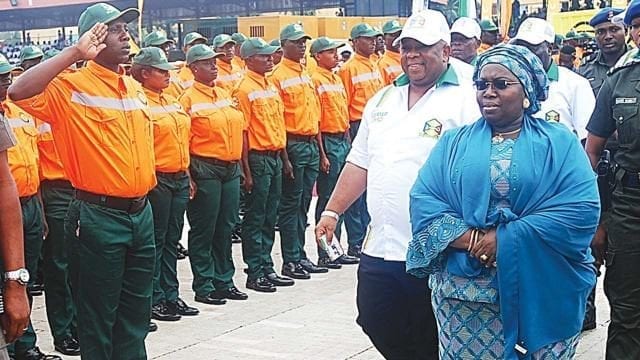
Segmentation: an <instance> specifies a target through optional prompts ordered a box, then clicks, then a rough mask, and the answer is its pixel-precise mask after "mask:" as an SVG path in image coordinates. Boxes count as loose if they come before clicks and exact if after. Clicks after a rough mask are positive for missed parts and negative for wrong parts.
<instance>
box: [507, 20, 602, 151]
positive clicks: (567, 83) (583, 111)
mask: <svg viewBox="0 0 640 360" xmlns="http://www.w3.org/2000/svg"><path fill="white" fill-rule="evenodd" d="M555 36H556V34H555V31H554V30H553V26H551V24H550V23H548V22H547V21H546V20H543V19H539V18H527V19H526V20H525V21H523V22H522V24H520V28H519V29H518V33H517V34H516V36H515V37H514V38H513V39H512V40H511V42H512V43H513V44H515V45H521V46H524V47H526V48H528V49H529V50H531V52H533V53H534V54H535V55H536V56H538V57H539V58H540V60H541V61H542V65H544V68H545V69H546V70H547V76H549V80H550V81H549V96H548V97H547V100H545V101H544V102H542V107H541V110H540V111H539V112H538V113H536V114H535V115H533V116H534V117H537V118H541V119H543V120H547V121H556V122H559V123H561V124H564V125H565V126H566V127H567V128H569V130H571V131H573V133H575V134H576V135H577V136H578V138H579V139H580V140H584V139H586V138H587V129H586V127H587V123H588V122H589V118H590V117H591V113H592V112H593V109H594V108H595V106H596V99H595V97H594V96H593V91H592V90H591V84H590V83H589V80H587V79H585V78H583V77H582V76H580V75H578V74H576V73H574V72H573V71H571V70H569V69H567V68H565V67H560V66H558V65H557V64H556V63H555V62H554V61H553V60H552V59H551V55H550V51H549V49H550V47H551V44H553V41H554V40H555Z"/></svg>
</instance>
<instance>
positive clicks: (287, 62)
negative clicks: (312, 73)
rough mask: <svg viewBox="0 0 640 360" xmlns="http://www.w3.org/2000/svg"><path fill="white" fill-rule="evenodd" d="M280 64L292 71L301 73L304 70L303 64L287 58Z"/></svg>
mask: <svg viewBox="0 0 640 360" xmlns="http://www.w3.org/2000/svg"><path fill="white" fill-rule="evenodd" d="M280 64H282V66H285V67H287V68H289V69H291V70H294V71H295V72H299V73H301V72H302V71H303V70H304V67H303V66H302V64H300V63H299V62H295V61H291V60H289V59H287V58H285V57H283V58H282V61H281V62H280Z"/></svg>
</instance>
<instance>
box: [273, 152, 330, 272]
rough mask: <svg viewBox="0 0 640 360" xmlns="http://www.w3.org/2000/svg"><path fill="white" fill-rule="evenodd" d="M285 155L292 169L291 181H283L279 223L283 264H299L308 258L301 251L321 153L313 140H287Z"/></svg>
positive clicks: (285, 179)
mask: <svg viewBox="0 0 640 360" xmlns="http://www.w3.org/2000/svg"><path fill="white" fill-rule="evenodd" d="M287 154H288V155H289V161H290V162H291V165H292V166H293V176H294V179H291V178H289V177H283V179H282V198H281V199H280V210H279V217H278V224H279V225H280V239H281V246H282V259H283V261H284V263H289V262H299V261H300V259H303V258H306V257H307V255H306V253H305V252H304V244H305V229H306V227H307V212H308V211H309V205H310V204H311V196H312V192H313V184H315V182H316V179H317V178H318V171H319V169H318V167H319V165H320V153H319V151H318V144H317V143H316V142H315V141H312V142H299V141H291V140H289V141H288V142H287Z"/></svg>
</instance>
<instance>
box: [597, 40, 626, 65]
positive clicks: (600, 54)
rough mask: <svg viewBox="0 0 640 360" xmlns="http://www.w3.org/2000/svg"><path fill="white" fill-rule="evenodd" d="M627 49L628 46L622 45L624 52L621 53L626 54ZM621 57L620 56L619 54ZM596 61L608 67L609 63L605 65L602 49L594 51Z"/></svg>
mask: <svg viewBox="0 0 640 360" xmlns="http://www.w3.org/2000/svg"><path fill="white" fill-rule="evenodd" d="M627 51H629V48H628V47H627V45H625V46H624V52H623V53H622V55H624V54H626V53H627ZM621 57H622V56H621ZM595 61H596V63H598V64H600V65H603V66H606V67H609V65H607V61H606V60H605V59H604V56H603V55H602V51H601V50H598V51H597V52H596V58H595Z"/></svg>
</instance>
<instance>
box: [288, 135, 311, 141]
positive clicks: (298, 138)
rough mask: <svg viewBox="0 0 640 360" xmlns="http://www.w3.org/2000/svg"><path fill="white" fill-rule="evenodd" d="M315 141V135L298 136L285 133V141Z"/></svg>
mask: <svg viewBox="0 0 640 360" xmlns="http://www.w3.org/2000/svg"><path fill="white" fill-rule="evenodd" d="M315 139H316V136H315V135H298V134H292V133H287V140H291V141H297V142H312V141H314V140H315Z"/></svg>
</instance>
